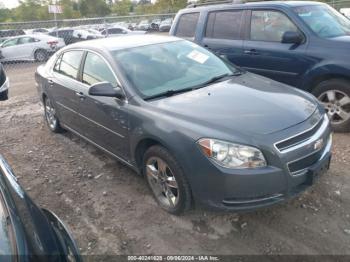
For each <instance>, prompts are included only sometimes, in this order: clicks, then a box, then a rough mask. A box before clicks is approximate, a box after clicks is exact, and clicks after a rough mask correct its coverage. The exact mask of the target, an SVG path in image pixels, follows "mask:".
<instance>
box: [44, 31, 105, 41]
mask: <svg viewBox="0 0 350 262" xmlns="http://www.w3.org/2000/svg"><path fill="white" fill-rule="evenodd" d="M49 35H51V36H55V37H58V38H61V39H63V41H64V43H65V44H66V45H69V44H73V43H77V42H81V41H85V40H91V39H98V38H101V37H102V36H101V35H100V34H96V33H91V32H89V31H88V30H84V29H73V28H63V29H57V30H54V31H52V32H50V33H49Z"/></svg>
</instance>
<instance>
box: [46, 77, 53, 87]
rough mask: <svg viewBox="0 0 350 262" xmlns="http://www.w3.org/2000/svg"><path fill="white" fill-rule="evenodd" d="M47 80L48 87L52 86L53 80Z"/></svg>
mask: <svg viewBox="0 0 350 262" xmlns="http://www.w3.org/2000/svg"><path fill="white" fill-rule="evenodd" d="M47 82H48V83H49V86H50V87H52V86H53V84H54V82H53V81H52V80H51V79H49V80H48V81H47Z"/></svg>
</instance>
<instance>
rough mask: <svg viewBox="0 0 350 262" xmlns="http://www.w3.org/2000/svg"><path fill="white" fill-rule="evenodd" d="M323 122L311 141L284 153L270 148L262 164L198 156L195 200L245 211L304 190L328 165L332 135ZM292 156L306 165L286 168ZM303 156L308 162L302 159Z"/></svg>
mask: <svg viewBox="0 0 350 262" xmlns="http://www.w3.org/2000/svg"><path fill="white" fill-rule="evenodd" d="M327 120H328V119H327ZM324 123H325V124H324V125H323V126H322V127H321V128H320V129H319V130H321V132H316V133H315V135H314V136H312V137H311V138H310V139H309V142H310V143H306V144H305V145H303V146H302V147H298V148H296V149H295V150H294V151H293V150H291V151H290V152H288V153H285V154H284V153H280V152H278V150H276V149H275V148H271V152H272V153H271V155H270V156H269V158H270V160H271V159H273V160H272V161H268V162H269V164H270V166H267V167H264V168H259V169H245V170H233V169H227V168H223V167H220V166H218V165H216V164H215V163H210V165H208V164H205V161H204V159H201V160H199V159H198V162H197V163H199V165H196V167H197V168H196V169H198V172H196V173H197V175H196V176H197V178H196V179H195V181H200V183H199V182H197V183H196V182H194V181H193V180H192V181H191V186H192V190H193V195H194V198H195V201H196V203H199V204H200V205H204V206H206V207H209V208H211V209H219V210H231V211H248V210H254V209H258V208H262V207H267V206H270V205H273V204H277V203H280V202H283V201H286V200H288V199H290V198H292V197H295V196H296V195H298V194H300V193H301V192H303V191H305V190H306V189H307V188H309V187H310V186H312V185H313V184H314V183H315V181H316V180H317V179H318V178H319V177H320V176H321V175H322V174H323V173H325V172H326V171H327V170H328V169H329V166H330V160H331V147H332V136H331V131H330V127H329V123H327V121H325V122H324ZM320 139H322V140H323V141H324V144H323V146H322V147H321V148H318V149H315V148H314V147H313V145H315V141H318V140H320ZM310 145H311V146H310ZM310 156H312V157H313V159H311V160H312V161H311V160H309V158H310ZM295 160H297V161H300V163H297V164H298V165H302V164H303V165H305V166H304V167H303V168H300V170H298V172H291V171H290V170H289V168H290V167H291V163H293V165H294V166H295V164H294V162H296V161H295ZM306 160H308V161H310V162H307V163H305V161H306ZM293 161H294V162H293ZM207 162H208V160H207ZM193 182H194V183H193Z"/></svg>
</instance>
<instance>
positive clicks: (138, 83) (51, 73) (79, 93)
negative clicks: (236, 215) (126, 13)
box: [36, 35, 332, 214]
mask: <svg viewBox="0 0 350 262" xmlns="http://www.w3.org/2000/svg"><path fill="white" fill-rule="evenodd" d="M36 82H37V87H38V91H39V95H40V98H41V99H42V101H43V104H44V111H45V118H46V121H47V124H48V127H49V128H50V129H51V131H53V132H60V131H62V130H64V129H65V130H69V131H71V132H73V133H75V134H77V135H78V136H80V137H82V138H83V139H85V140H87V141H88V142H90V143H92V144H93V145H95V146H96V147H98V148H100V149H102V150H103V151H105V152H107V153H108V154H110V155H112V156H113V157H115V158H116V159H118V160H120V161H121V162H123V163H124V164H126V165H128V166H130V167H131V168H133V169H134V170H136V171H137V172H138V173H140V174H141V175H144V176H145V178H146V180H147V183H148V185H149V187H150V189H151V191H152V193H153V196H154V198H155V200H156V201H157V202H158V204H159V205H160V206H161V207H162V208H163V209H165V210H166V211H168V212H170V213H172V214H179V213H181V212H183V211H185V210H188V209H189V208H190V207H191V206H193V205H194V204H197V205H201V206H206V207H211V208H214V209H218V210H233V211H238V210H239V211H243V210H252V209H256V208H261V207H267V206H270V205H272V204H276V203H280V202H283V201H285V200H287V199H289V198H291V197H293V196H295V195H297V194H299V193H301V192H302V191H304V190H305V189H307V188H308V187H310V186H311V185H313V183H314V182H315V180H316V179H317V178H319V177H320V175H321V174H323V173H324V172H325V171H326V170H327V169H328V168H329V163H330V158H331V144H332V140H331V130H330V125H329V119H328V117H327V115H326V114H325V110H324V109H323V107H322V106H320V104H319V103H318V102H317V100H316V99H315V98H314V97H313V96H312V95H310V94H308V93H306V92H304V91H301V90H297V89H295V88H292V87H289V86H286V85H284V84H281V83H278V82H275V81H273V80H270V79H267V78H265V77H262V76H257V75H255V74H252V73H248V72H245V71H243V70H241V69H239V68H237V67H235V66H234V65H232V64H231V63H229V62H228V61H226V60H224V59H223V58H220V57H218V56H216V55H214V54H213V53H211V52H209V51H207V50H206V49H204V48H202V47H200V46H198V45H196V44H194V43H192V42H188V41H186V40H182V39H179V38H175V37H168V36H148V35H143V36H125V37H122V38H118V39H115V40H114V39H100V40H93V41H87V42H82V43H78V44H74V45H71V46H69V47H66V48H64V49H62V50H60V51H59V52H57V53H56V54H55V55H54V56H53V57H52V58H51V59H50V60H49V61H48V62H47V64H46V65H43V66H40V67H39V68H38V69H37V72H36Z"/></svg>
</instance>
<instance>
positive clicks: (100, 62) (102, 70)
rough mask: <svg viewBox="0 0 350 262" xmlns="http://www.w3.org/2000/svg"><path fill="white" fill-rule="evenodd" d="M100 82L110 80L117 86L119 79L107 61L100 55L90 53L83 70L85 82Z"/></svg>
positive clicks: (89, 83) (91, 83) (90, 83)
mask: <svg viewBox="0 0 350 262" xmlns="http://www.w3.org/2000/svg"><path fill="white" fill-rule="evenodd" d="M100 82H109V83H111V84H112V85H114V86H117V81H116V79H115V77H114V74H113V72H112V71H111V69H110V68H109V66H108V65H107V63H106V62H105V61H104V59H102V58H101V57H100V56H99V55H96V54H94V53H90V52H89V53H88V54H87V56H86V60H85V65H84V70H83V83H84V84H87V85H94V84H97V83H100Z"/></svg>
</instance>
